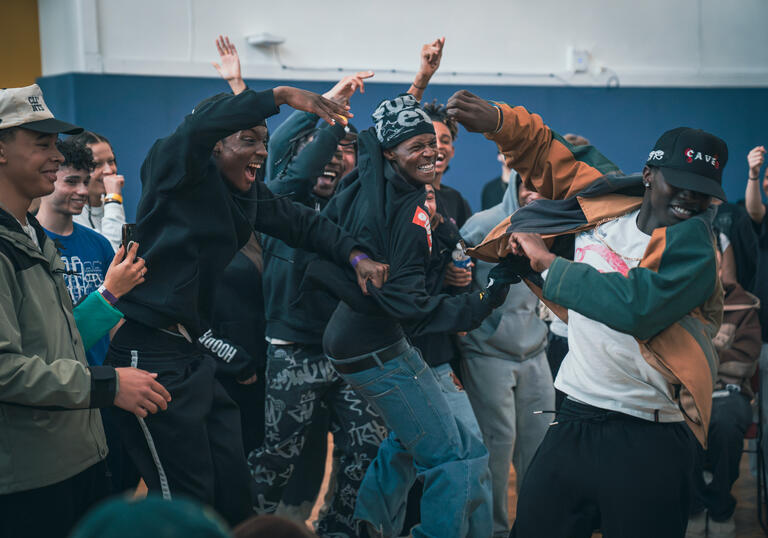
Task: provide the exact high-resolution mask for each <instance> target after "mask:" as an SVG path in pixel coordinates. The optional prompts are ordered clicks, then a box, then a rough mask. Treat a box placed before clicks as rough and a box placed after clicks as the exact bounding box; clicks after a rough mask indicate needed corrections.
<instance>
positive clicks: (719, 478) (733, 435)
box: [691, 392, 752, 521]
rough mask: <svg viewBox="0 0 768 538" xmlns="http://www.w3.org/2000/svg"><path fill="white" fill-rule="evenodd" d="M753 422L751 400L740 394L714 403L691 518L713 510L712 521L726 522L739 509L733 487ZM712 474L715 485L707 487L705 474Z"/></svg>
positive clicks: (698, 460) (700, 454)
mask: <svg viewBox="0 0 768 538" xmlns="http://www.w3.org/2000/svg"><path fill="white" fill-rule="evenodd" d="M751 422H752V407H751V406H750V405H749V400H748V399H747V398H746V397H745V396H743V395H742V394H740V393H739V392H730V393H729V394H728V395H727V396H722V397H718V398H713V399H712V418H711V419H710V422H709V436H708V439H707V450H706V451H705V450H704V449H703V448H702V447H701V445H699V446H698V450H697V458H696V462H695V466H694V472H693V503H692V505H691V514H698V513H699V512H701V511H702V510H704V509H707V510H709V517H710V518H712V519H713V520H715V521H725V520H726V519H728V518H730V517H731V516H732V515H733V512H734V510H735V509H736V499H735V498H734V496H733V495H731V487H732V486H733V483H734V482H736V479H737V478H739V463H740V462H741V454H742V452H743V451H744V435H745V434H746V432H747V428H748V427H749V424H750V423H751ZM704 469H708V470H710V471H712V482H710V483H709V484H706V483H705V482H704V477H703V474H702V471H703V470H704Z"/></svg>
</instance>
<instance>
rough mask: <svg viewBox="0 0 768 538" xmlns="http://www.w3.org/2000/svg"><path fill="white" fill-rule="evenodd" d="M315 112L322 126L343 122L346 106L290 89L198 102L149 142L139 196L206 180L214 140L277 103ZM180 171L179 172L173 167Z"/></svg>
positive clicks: (270, 110) (276, 109) (260, 119)
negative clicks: (168, 131) (177, 123)
mask: <svg viewBox="0 0 768 538" xmlns="http://www.w3.org/2000/svg"><path fill="white" fill-rule="evenodd" d="M283 104H287V105H289V106H291V107H293V108H295V109H297V110H303V111H305V112H311V113H313V114H317V115H318V116H319V117H320V118H321V119H323V120H325V121H327V122H328V123H331V124H335V123H336V121H341V122H342V123H346V121H347V118H348V117H351V116H352V115H351V114H350V113H349V112H348V107H345V106H342V105H339V104H338V103H334V102H333V101H329V100H328V99H325V98H324V97H321V96H320V95H317V94H315V93H312V92H308V91H305V90H300V89H298V88H292V87H290V86H278V87H276V88H274V89H273V90H267V91H263V92H255V91H253V90H245V91H244V92H242V93H241V94H239V95H226V94H219V95H216V96H214V97H212V98H210V99H207V100H205V101H204V102H202V103H201V104H199V105H198V106H197V107H196V108H195V110H194V111H193V112H192V114H190V115H188V116H187V117H185V118H184V121H183V122H182V124H181V125H180V126H179V127H178V128H177V129H176V131H175V132H174V133H173V134H172V135H170V136H168V137H166V138H163V139H161V140H159V141H157V142H156V143H155V145H154V146H152V149H151V150H150V152H149V155H148V156H147V159H146V160H145V161H144V164H143V165H142V171H141V177H142V186H143V187H144V189H143V190H144V192H145V193H146V192H147V191H148V190H153V189H157V190H173V189H178V188H180V187H182V186H191V185H194V184H196V183H197V182H200V181H204V180H206V179H208V178H210V177H211V176H210V174H209V173H208V166H209V164H210V158H211V152H212V151H213V147H214V146H215V145H216V142H218V141H219V140H221V139H223V138H226V137H227V136H229V135H231V134H233V133H236V132H238V131H241V130H243V129H249V128H251V127H254V126H255V125H259V124H260V123H262V122H263V121H264V120H265V119H266V118H268V117H269V116H272V115H274V114H277V113H278V112H279V107H280V105H283ZM180 163H182V164H183V170H179V164H180Z"/></svg>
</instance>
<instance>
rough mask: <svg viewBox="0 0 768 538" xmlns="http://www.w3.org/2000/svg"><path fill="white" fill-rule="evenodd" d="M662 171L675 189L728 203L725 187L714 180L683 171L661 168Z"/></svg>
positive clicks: (665, 178)
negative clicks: (689, 191) (704, 195)
mask: <svg viewBox="0 0 768 538" xmlns="http://www.w3.org/2000/svg"><path fill="white" fill-rule="evenodd" d="M660 170H661V173H662V175H663V176H664V180H665V181H666V182H667V183H669V184H670V185H672V186H673V187H677V188H678V189H687V190H691V191H694V192H700V193H702V194H706V195H709V196H714V197H715V198H719V199H720V200H722V201H723V202H727V201H728V200H727V199H726V196H725V191H723V187H722V186H721V185H720V184H719V183H718V182H717V181H715V180H714V179H712V178H709V177H707V176H700V175H699V174H693V173H691V172H685V171H683V170H677V169H675V168H667V167H661V168H660Z"/></svg>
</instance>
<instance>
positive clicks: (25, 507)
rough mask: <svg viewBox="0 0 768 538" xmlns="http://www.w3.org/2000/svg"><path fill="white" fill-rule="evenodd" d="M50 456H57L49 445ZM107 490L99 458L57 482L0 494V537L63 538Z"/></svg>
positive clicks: (106, 480)
mask: <svg viewBox="0 0 768 538" xmlns="http://www.w3.org/2000/svg"><path fill="white" fill-rule="evenodd" d="M51 457H52V458H55V457H56V447H51ZM109 490H110V484H109V479H108V477H107V466H106V465H105V464H104V461H103V460H102V461H100V462H99V463H97V464H95V465H92V466H91V467H88V468H87V469H86V470H84V471H82V472H80V473H78V474H76V475H75V476H73V477H71V478H68V479H66V480H63V481H61V482H57V483H56V484H51V485H50V486H45V487H42V488H36V489H30V490H27V491H20V492H18V493H9V494H7V495H0V536H2V537H3V538H6V537H7V538H11V537H12V538H40V537H45V538H64V537H65V536H67V535H69V533H70V531H71V530H72V528H73V527H74V526H75V524H76V523H77V522H78V521H79V520H80V518H81V517H82V516H83V515H84V514H85V513H86V512H87V511H88V510H89V509H90V508H91V507H92V506H93V505H95V504H96V503H98V502H99V501H100V500H102V499H104V498H105V497H106V496H107V495H109Z"/></svg>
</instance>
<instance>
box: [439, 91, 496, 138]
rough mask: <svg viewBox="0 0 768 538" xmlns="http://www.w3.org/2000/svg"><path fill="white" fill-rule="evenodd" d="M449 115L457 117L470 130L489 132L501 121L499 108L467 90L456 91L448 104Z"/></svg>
mask: <svg viewBox="0 0 768 538" xmlns="http://www.w3.org/2000/svg"><path fill="white" fill-rule="evenodd" d="M446 109H447V112H448V115H449V116H450V117H452V118H455V119H456V121H458V122H459V123H461V124H462V125H463V126H464V127H465V128H466V129H467V130H468V131H472V132H475V133H488V132H491V131H495V130H496V127H497V125H498V123H499V110H498V109H497V108H496V107H495V106H493V105H492V104H491V103H489V102H488V101H486V100H485V99H482V98H480V97H478V96H476V95H474V94H472V93H469V92H468V91H467V90H459V91H457V92H456V93H454V94H453V95H452V96H451V98H450V99H448V103H447V104H446Z"/></svg>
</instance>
